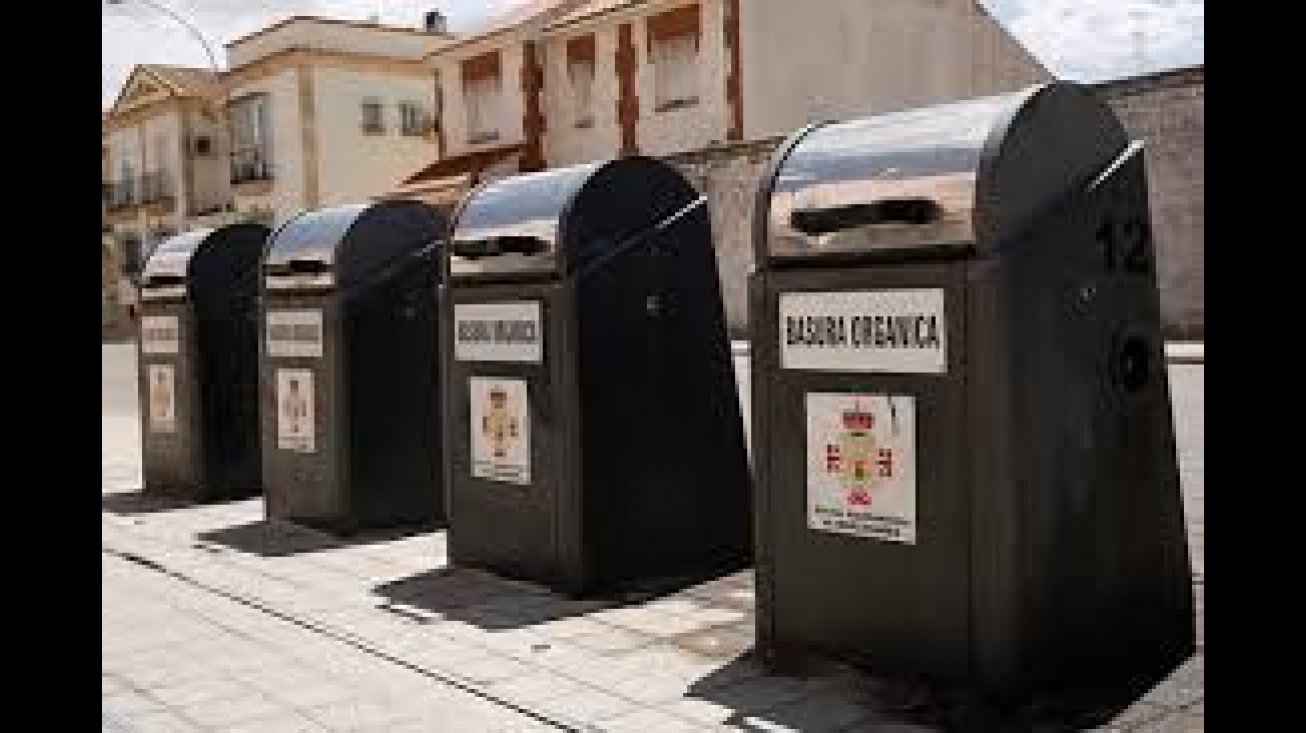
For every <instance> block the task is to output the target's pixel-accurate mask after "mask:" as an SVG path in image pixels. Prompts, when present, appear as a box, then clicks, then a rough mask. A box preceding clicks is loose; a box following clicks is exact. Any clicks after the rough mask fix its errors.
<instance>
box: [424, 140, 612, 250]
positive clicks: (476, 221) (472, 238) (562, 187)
mask: <svg viewBox="0 0 1306 733" xmlns="http://www.w3.org/2000/svg"><path fill="white" fill-rule="evenodd" d="M601 166H602V163H587V164H584V165H576V166H571V167H568V168H558V169H554V170H548V171H541V172H538V173H524V174H522V175H518V176H512V177H510V178H501V179H498V180H494V181H488V182H486V183H483V184H481V185H480V186H478V187H477V188H475V189H473V190H472V191H471V192H470V193H469V194H467V197H466V198H465V199H464V200H463V203H462V206H461V208H460V209H459V211H458V212H457V214H455V217H456V218H455V224H454V230H453V236H452V237H451V239H450V243H449V271H450V274H452V275H455V276H456V275H478V274H490V273H503V272H552V271H554V270H556V269H557V268H558V266H559V256H558V255H559V238H560V233H559V229H560V224H561V221H562V219H563V217H564V215H565V214H566V209H567V207H568V205H569V204H570V203H571V201H572V199H573V198H575V196H576V193H577V192H578V191H580V189H581V187H582V186H584V185H585V182H586V181H588V180H589V179H590V176H592V175H593V174H594V172H595V171H597V170H598V169H599V168H600V167H601Z"/></svg>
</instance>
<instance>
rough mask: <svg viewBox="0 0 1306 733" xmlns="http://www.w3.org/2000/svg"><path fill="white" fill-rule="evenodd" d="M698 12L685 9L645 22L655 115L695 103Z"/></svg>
mask: <svg viewBox="0 0 1306 733" xmlns="http://www.w3.org/2000/svg"><path fill="white" fill-rule="evenodd" d="M698 39H699V9H698V6H697V5H686V6H683V7H680V8H676V9H675V10H671V11H668V12H666V13H662V14H661V15H656V16H654V17H652V18H649V19H648V49H649V52H648V55H649V62H650V63H652V64H653V94H654V104H655V105H656V109H657V110H658V111H665V110H671V109H677V108H680V107H689V106H692V105H694V104H696V103H697V102H698Z"/></svg>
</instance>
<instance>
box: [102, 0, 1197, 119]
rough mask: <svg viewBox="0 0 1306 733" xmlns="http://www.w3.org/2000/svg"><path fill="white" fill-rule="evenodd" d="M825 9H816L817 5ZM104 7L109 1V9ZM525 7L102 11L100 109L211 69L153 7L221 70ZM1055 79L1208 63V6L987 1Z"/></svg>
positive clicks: (252, 0) (324, 2)
mask: <svg viewBox="0 0 1306 733" xmlns="http://www.w3.org/2000/svg"><path fill="white" fill-rule="evenodd" d="M819 1H820V0H807V2H809V3H810V4H812V5H815V4H816V3H818V2H819ZM101 2H102V4H103V2H104V0H101ZM518 2H520V0H121V4H118V5H108V4H103V8H102V19H103V23H102V31H101V32H102V40H103V46H102V49H103V50H102V55H103V59H102V62H103V66H102V68H101V70H100V85H101V86H100V88H101V94H100V97H101V99H100V102H101V106H102V107H103V108H107V107H108V106H109V105H111V104H112V103H113V98H114V96H115V95H116V94H117V92H118V88H119V87H120V86H121V85H122V82H123V81H124V80H125V79H126V77H127V73H128V72H129V71H130V70H131V67H132V66H133V65H134V64H139V63H155V64H174V65H179V66H200V67H207V66H208V65H209V64H208V57H207V55H206V54H205V51H204V46H203V45H201V44H200V42H199V41H198V40H197V39H196V38H195V36H194V35H192V34H191V32H190V31H188V30H186V29H185V28H184V27H183V26H181V25H180V24H179V23H178V22H177V21H175V20H173V19H172V18H170V17H168V15H167V14H165V13H163V12H160V11H159V10H156V9H154V8H152V7H150V5H149V3H154V4H163V5H167V6H168V7H170V8H172V9H173V10H175V11H176V12H177V13H178V14H179V15H181V16H183V17H185V18H187V19H189V20H190V21H191V23H192V24H193V25H194V26H197V27H198V28H199V30H200V31H201V32H202V33H203V34H204V35H205V36H206V37H207V38H208V40H209V42H210V44H211V46H212V47H213V49H214V52H215V53H216V54H217V56H218V60H219V62H223V60H224V59H223V49H222V43H223V42H225V41H228V40H231V39H232V38H235V37H237V36H240V35H243V34H245V33H249V32H251V31H254V30H257V29H259V28H261V27H263V26H266V25H268V24H269V23H271V22H274V21H276V20H277V19H279V18H284V17H286V16H289V15H322V16H329V17H336V18H353V19H358V20H363V19H367V18H368V17H370V16H379V17H380V19H381V21H382V22H384V23H389V24H394V25H412V26H418V25H420V24H421V21H422V14H423V13H424V12H425V11H427V10H431V9H439V10H440V11H441V12H443V13H444V14H445V17H447V18H448V19H449V29H450V30H451V31H454V32H464V31H467V30H471V29H475V28H476V27H478V26H479V25H481V24H483V23H484V22H486V21H487V20H488V19H489V18H491V17H493V16H494V15H497V14H499V13H501V12H503V11H505V10H507V9H508V8H510V7H512V6H513V5H516V4H517V3H518ZM981 3H982V4H983V5H984V6H986V7H987V8H989V10H990V11H991V12H992V13H993V14H994V15H995V16H996V17H997V18H998V20H999V21H1000V22H1002V23H1003V25H1005V26H1006V27H1007V28H1008V29H1009V30H1010V31H1011V33H1012V34H1013V35H1014V36H1016V38H1018V39H1020V41H1021V42H1022V43H1024V44H1025V46H1026V47H1027V48H1029V49H1030V51H1031V52H1032V53H1033V54H1034V55H1035V56H1037V57H1038V58H1039V59H1040V60H1041V61H1042V62H1043V64H1044V65H1045V66H1047V67H1048V68H1049V69H1050V70H1051V71H1052V72H1053V73H1055V74H1057V75H1058V76H1061V77H1063V78H1067V79H1078V80H1084V81H1096V80H1100V79H1106V78H1112V77H1120V76H1131V75H1134V74H1139V73H1146V72H1149V71H1155V70H1158V69H1165V68H1171V67H1175V66H1185V65H1188V64H1196V63H1203V62H1204V59H1205V42H1206V36H1205V28H1204V23H1205V14H1206V10H1205V4H1204V0H981Z"/></svg>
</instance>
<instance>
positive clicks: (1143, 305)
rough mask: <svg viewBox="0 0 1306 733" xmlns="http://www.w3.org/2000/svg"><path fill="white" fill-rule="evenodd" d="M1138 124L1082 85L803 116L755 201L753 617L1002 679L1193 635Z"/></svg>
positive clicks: (1125, 668) (1020, 684) (780, 659)
mask: <svg viewBox="0 0 1306 733" xmlns="http://www.w3.org/2000/svg"><path fill="white" fill-rule="evenodd" d="M1150 232H1151V230H1150V225H1149V214H1148V199H1147V182H1146V179H1145V175H1144V167H1143V148H1142V145H1141V144H1140V143H1137V142H1131V140H1130V139H1129V137H1128V135H1127V134H1126V132H1125V130H1124V129H1123V128H1122V126H1121V125H1120V123H1119V121H1118V120H1117V119H1116V118H1115V116H1114V115H1113V113H1112V112H1111V110H1110V109H1109V108H1108V107H1107V106H1106V105H1105V104H1104V103H1103V102H1100V101H1098V100H1097V99H1095V98H1094V97H1093V95H1092V93H1091V92H1089V91H1087V90H1086V89H1085V88H1082V87H1080V86H1077V85H1074V84H1069V83H1053V84H1048V85H1042V86H1036V87H1031V88H1029V89H1026V90H1023V91H1020V92H1018V93H1012V94H1008V95H1003V96H995V97H988V98H983V99H975V100H969V101H962V102H956V103H951V104H945V105H940V106H936V107H928V108H923V109H913V110H905V111H900V112H895V113H891V114H884V115H880V116H876V117H870V118H867V119H861V120H855V121H850V122H844V123H840V124H817V125H812V126H809V127H807V128H805V129H803V130H801V131H799V132H798V133H796V134H795V135H794V136H793V137H791V138H790V139H789V140H788V141H787V142H786V143H785V144H783V145H782V146H781V148H780V149H779V150H777V152H776V153H775V155H774V157H773V159H772V161H771V164H770V168H769V170H768V172H767V174H766V175H765V176H764V177H763V179H762V184H761V187H760V191H759V194H758V200H757V226H756V229H755V249H756V258H757V268H756V271H755V272H754V274H753V275H752V279H751V281H750V303H751V305H750V316H751V330H752V335H753V349H752V385H753V399H754V406H753V415H754V423H753V425H754V430H753V439H754V441H755V445H754V447H755V451H754V454H755V455H756V456H757V457H758V458H757V465H756V470H757V495H756V508H757V534H758V560H757V603H758V617H757V633H758V641H759V645H760V647H761V649H762V651H763V653H764V658H766V659H768V660H769V661H770V663H771V664H773V665H775V666H778V667H781V668H783V667H785V666H786V665H787V664H789V663H791V662H793V661H796V660H797V659H799V658H801V657H802V656H803V655H804V652H806V651H810V650H818V651H822V652H827V653H831V654H835V655H839V656H842V657H845V658H848V659H851V660H855V661H858V662H860V663H864V664H866V665H868V666H869V667H870V668H872V669H874V670H877V671H880V672H883V673H886V674H895V673H902V674H907V675H920V676H926V677H931V678H938V679H943V680H951V681H961V682H964V683H966V684H968V685H972V686H973V687H974V688H976V689H980V690H987V691H990V692H993V693H999V694H1016V695H1021V694H1024V693H1028V692H1033V691H1036V690H1039V689H1047V688H1052V687H1058V686H1060V685H1062V684H1072V683H1074V682H1075V681H1083V680H1089V679H1096V680H1101V681H1106V682H1109V681H1111V680H1115V679H1124V678H1125V677H1126V676H1132V675H1136V674H1137V675H1156V676H1160V675H1162V674H1164V673H1165V672H1167V671H1169V670H1170V669H1171V668H1172V667H1173V666H1174V665H1176V664H1177V663H1179V662H1180V661H1182V660H1183V659H1184V658H1186V657H1187V656H1188V655H1189V654H1190V653H1191V652H1192V651H1193V648H1194V619H1193V600H1192V586H1191V580H1190V569H1189V564H1188V563H1189V561H1188V550H1187V543H1186V538H1185V533H1184V519H1183V510H1182V503H1181V495H1180V486H1179V477H1178V471H1177V466H1176V456H1175V444H1174V433H1173V427H1172V424H1171V413H1170V393H1169V389H1168V380H1167V375H1166V365H1165V357H1164V352H1163V347H1164V344H1163V340H1162V335H1161V316H1160V301H1159V293H1158V289H1157V282H1156V274H1155V263H1156V253H1155V251H1154V249H1153V244H1152V239H1151V234H1150Z"/></svg>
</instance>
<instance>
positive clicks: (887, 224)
mask: <svg viewBox="0 0 1306 733" xmlns="http://www.w3.org/2000/svg"><path fill="white" fill-rule="evenodd" d="M1128 144H1129V137H1128V135H1127V133H1126V132H1125V130H1124V128H1123V127H1122V126H1121V124H1120V122H1119V120H1117V119H1116V117H1115V115H1114V114H1113V113H1112V111H1111V109H1110V107H1108V106H1107V105H1106V103H1105V102H1102V101H1101V100H1099V99H1097V98H1096V97H1095V96H1093V94H1092V92H1091V91H1089V90H1088V89H1086V88H1084V87H1082V86H1080V85H1078V84H1074V83H1071V82H1053V83H1049V84H1042V85H1036V86H1031V87H1028V88H1025V89H1023V90H1020V91H1017V92H1012V93H1009V94H1002V95H997V96H990V97H982V98H978V99H969V100H964V101H958V102H950V103H947V104H940V105H935V106H930V107H922V108H917V109H909V110H902V111H897V112H890V113H886V114H882V115H876V116H873V117H867V118H863V119H857V120H852V121H848V122H842V123H833V124H816V125H812V126H809V127H807V128H804V129H803V130H800V131H799V132H798V133H796V134H795V135H793V136H792V137H791V138H790V139H789V140H788V141H786V142H785V144H784V145H782V146H781V148H780V149H779V150H778V151H777V152H776V154H775V156H773V159H772V164H771V165H772V175H771V177H769V178H764V184H763V186H762V188H761V191H760V193H759V202H758V206H759V209H758V225H759V226H762V227H764V230H763V231H762V232H761V234H762V236H758V237H757V240H758V241H757V246H758V248H759V251H758V252H757V255H758V257H759V261H761V260H765V259H768V258H775V259H784V258H787V257H790V258H808V257H812V256H826V255H829V254H836V255H838V254H848V253H854V252H871V251H880V252H883V251H896V252H902V251H904V250H913V249H919V248H926V247H928V248H933V249H939V248H943V249H949V248H951V249H954V250H957V251H972V250H974V249H988V248H995V247H1000V246H1001V244H1002V243H1003V242H1004V241H1009V240H1010V237H1011V235H1012V234H1015V233H1017V232H1018V231H1019V230H1020V229H1021V228H1023V227H1024V226H1027V225H1028V224H1029V223H1030V222H1031V220H1032V219H1033V217H1034V216H1036V215H1037V214H1039V213H1040V212H1042V211H1043V210H1044V209H1045V208H1047V207H1048V206H1049V205H1051V204H1053V203H1054V202H1056V201H1058V200H1060V199H1061V198H1062V197H1064V196H1065V195H1066V193H1068V192H1069V191H1070V190H1071V189H1072V188H1073V187H1075V186H1078V185H1083V184H1085V183H1087V182H1088V181H1089V180H1090V179H1091V177H1092V176H1093V175H1094V174H1096V173H1098V172H1100V171H1102V170H1103V169H1104V168H1106V167H1107V166H1108V165H1110V163H1111V161H1113V160H1114V159H1115V158H1116V157H1117V156H1118V155H1120V153H1121V152H1123V151H1124V150H1125V148H1126V147H1127V146H1128Z"/></svg>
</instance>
